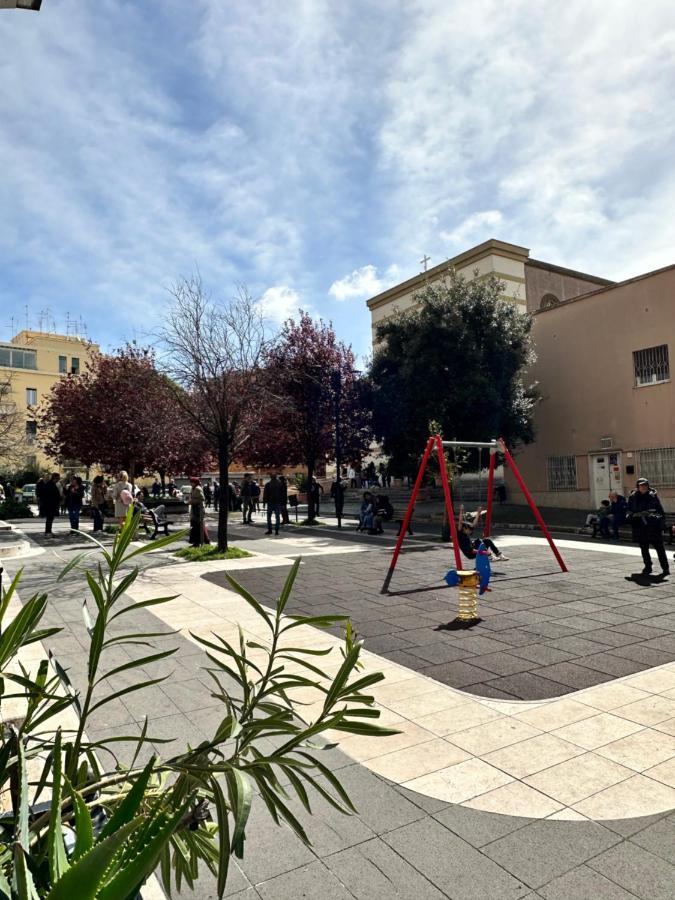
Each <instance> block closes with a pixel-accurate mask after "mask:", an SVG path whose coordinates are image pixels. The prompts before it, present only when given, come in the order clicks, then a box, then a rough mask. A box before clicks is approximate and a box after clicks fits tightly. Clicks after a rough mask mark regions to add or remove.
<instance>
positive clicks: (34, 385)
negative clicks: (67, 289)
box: [0, 331, 99, 470]
mask: <svg viewBox="0 0 675 900" xmlns="http://www.w3.org/2000/svg"><path fill="white" fill-rule="evenodd" d="M98 349H99V348H98V346H97V345H96V344H92V343H91V342H90V341H86V340H83V339H82V338H79V337H73V336H67V335H62V334H53V333H51V332H41V331H20V332H19V333H18V334H16V335H15V336H14V337H13V338H12V339H11V341H9V342H8V343H0V381H1V382H2V383H3V384H4V383H5V382H6V381H9V392H8V394H7V395H6V396H4V397H3V398H2V407H3V409H2V412H3V413H4V414H5V415H12V416H15V417H16V428H17V429H18V434H17V437H18V438H19V439H22V440H23V448H22V455H23V457H24V461H23V462H24V466H25V468H27V469H37V470H42V469H50V468H51V467H52V466H53V465H54V463H53V462H52V461H50V460H49V459H48V457H46V456H45V455H44V453H42V451H41V450H40V448H39V445H38V435H37V422H36V415H35V414H36V409H37V407H38V406H39V404H40V402H41V401H42V400H43V399H44V398H45V397H46V396H47V394H48V393H49V391H50V390H51V387H52V385H53V384H54V383H55V382H56V381H58V379H59V378H62V377H63V376H64V375H67V374H68V373H73V374H77V373H78V372H81V371H83V370H84V368H85V367H86V365H87V362H88V361H89V359H90V357H91V355H92V354H93V353H96V352H98ZM23 451H25V453H24V452H23ZM10 463H11V466H12V468H14V467H16V466H17V462H16V461H15V460H11V461H10V460H2V459H0V470H1V469H4V468H5V466H7V465H8V464H10Z"/></svg>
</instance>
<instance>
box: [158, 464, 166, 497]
mask: <svg viewBox="0 0 675 900" xmlns="http://www.w3.org/2000/svg"><path fill="white" fill-rule="evenodd" d="M157 471H158V472H159V483H160V484H161V485H162V496H164V494H166V469H165V468H164V466H162V468H161V469H157Z"/></svg>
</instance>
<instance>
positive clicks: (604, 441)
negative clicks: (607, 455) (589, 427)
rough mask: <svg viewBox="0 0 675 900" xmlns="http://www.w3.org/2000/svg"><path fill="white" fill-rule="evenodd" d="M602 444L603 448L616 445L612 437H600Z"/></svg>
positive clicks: (606, 448)
mask: <svg viewBox="0 0 675 900" xmlns="http://www.w3.org/2000/svg"><path fill="white" fill-rule="evenodd" d="M600 446H601V447H602V449H603V450H609V448H610V447H613V446H614V440H613V438H611V437H604V438H600Z"/></svg>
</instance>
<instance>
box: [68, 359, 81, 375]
mask: <svg viewBox="0 0 675 900" xmlns="http://www.w3.org/2000/svg"><path fill="white" fill-rule="evenodd" d="M71 363H72V365H71V367H70V372H71V374H72V375H78V374H79V372H80V360H79V359H78V358H77V356H73V358H72V359H71Z"/></svg>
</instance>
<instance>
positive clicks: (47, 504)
mask: <svg viewBox="0 0 675 900" xmlns="http://www.w3.org/2000/svg"><path fill="white" fill-rule="evenodd" d="M60 480H61V476H60V475H59V473H58V472H54V473H53V474H52V477H51V478H50V479H49V481H47V482H46V483H45V486H44V490H43V493H42V510H43V512H44V517H45V534H46V535H47V537H53V534H52V525H53V524H54V519H55V518H56V517H57V516H58V514H59V510H60V509H61V490H60V488H59V482H60Z"/></svg>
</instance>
